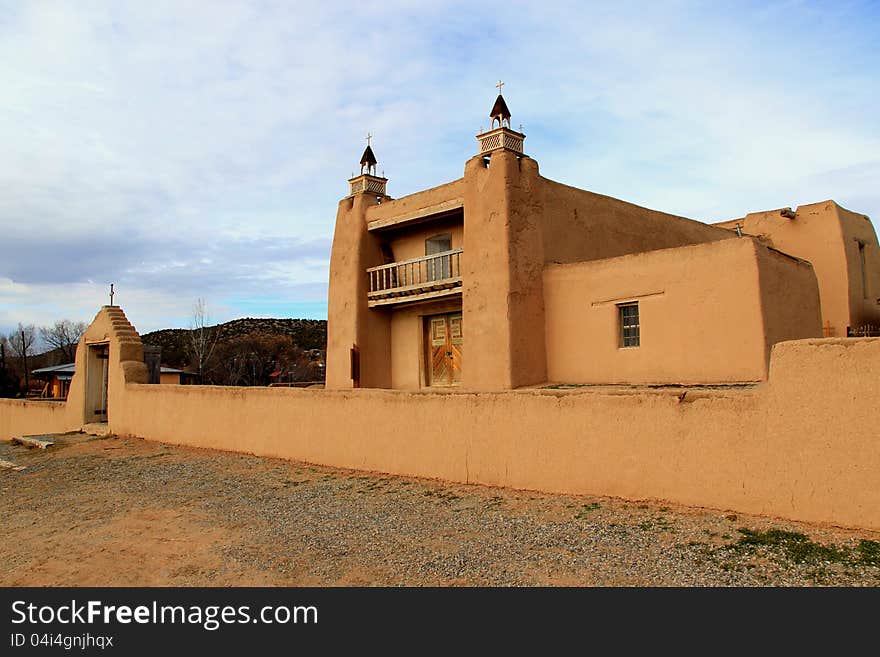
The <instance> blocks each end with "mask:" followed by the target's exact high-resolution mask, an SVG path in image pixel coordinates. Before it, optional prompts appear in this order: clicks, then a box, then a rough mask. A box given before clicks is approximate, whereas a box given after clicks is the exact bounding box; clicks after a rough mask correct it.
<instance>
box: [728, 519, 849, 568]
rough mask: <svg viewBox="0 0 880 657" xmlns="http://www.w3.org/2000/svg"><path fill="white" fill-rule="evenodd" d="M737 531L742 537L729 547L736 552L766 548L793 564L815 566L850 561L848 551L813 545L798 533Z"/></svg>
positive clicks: (776, 530)
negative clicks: (778, 553)
mask: <svg viewBox="0 0 880 657" xmlns="http://www.w3.org/2000/svg"><path fill="white" fill-rule="evenodd" d="M738 531H739V533H740V534H742V536H741V537H740V539H739V541H737V542H736V543H734V544H733V545H732V546H731V547H732V548H733V549H734V550H737V551H743V550H746V551H749V550H754V549H756V548H759V547H766V548H770V549H773V550H776V551H778V552H780V553H782V555H783V556H785V557H786V558H787V559H789V560H791V561H794V562H795V563H802V564H817V563H821V562H825V561H828V562H831V563H847V562H849V561H851V559H852V557H851V554H850V552H849V550H847V549H845V548H839V547H836V546H834V545H823V544H821V543H815V542H814V541H811V540H810V539H809V537H807V536H806V535H804V534H801V533H800V532H789V531H785V530H784V529H768V530H766V531H761V530H759V529H748V528H747V527H740V528H739V530H738Z"/></svg>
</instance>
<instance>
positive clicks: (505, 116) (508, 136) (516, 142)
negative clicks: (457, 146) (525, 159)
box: [477, 80, 526, 156]
mask: <svg viewBox="0 0 880 657" xmlns="http://www.w3.org/2000/svg"><path fill="white" fill-rule="evenodd" d="M495 86H496V87H498V98H496V99H495V104H494V105H493V106H492V111H490V112H489V118H490V119H491V120H492V123H491V124H490V127H489V130H488V131H486V132H482V133H480V134H478V135H477V142H478V143H479V144H480V155H486V156H489V155H490V154H491V153H492V151H495V150H498V149H504V150H507V151H513V152H514V153H517V154H519V155H522V154H523V141H525V138H526V136H525V135H524V134H523V133H522V132H516V131H515V130H512V129H511V128H510V110H509V109H507V103H505V102H504V96H502V95H501V88H502V87H503V86H504V83H503V82H502V81H501V80H498V84H497V85H495ZM520 129H521V128H520Z"/></svg>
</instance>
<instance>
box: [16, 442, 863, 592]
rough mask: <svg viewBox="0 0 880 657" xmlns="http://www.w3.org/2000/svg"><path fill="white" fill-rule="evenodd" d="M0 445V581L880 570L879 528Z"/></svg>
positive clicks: (738, 576) (294, 469)
mask: <svg viewBox="0 0 880 657" xmlns="http://www.w3.org/2000/svg"><path fill="white" fill-rule="evenodd" d="M56 440H57V441H58V442H57V444H56V445H55V446H54V447H51V448H49V449H48V450H34V449H27V448H25V447H22V446H14V445H11V444H8V443H0V460H6V461H11V462H14V463H16V464H18V465H22V466H26V467H25V469H23V470H20V471H14V470H9V469H0V493H2V496H0V499H2V500H3V507H2V515H0V564H2V566H0V585H5V586H50V585H74V586H128V585H134V586H244V585H255V586H263V585H280V586H298V585H311V586H331V585H342V586H347V585H392V586H394V585H404V586H422V585H443V586H446V585H456V586H457V585H465V586H469V585H477V586H485V585H501V586H522V585H578V586H579V585H588V586H593V585H624V586H631V585H642V586H656V585H685V586H704V585H710V586H719V585H720V586H739V585H758V586H764V585H795V586H800V585H807V586H810V585H846V586H863V585H866V586H877V585H880V535H878V534H877V533H872V532H866V531H852V530H846V529H840V528H831V527H819V526H814V525H806V524H802V523H793V522H787V521H782V520H773V519H767V518H760V517H752V516H745V515H742V514H739V515H736V514H733V513H729V512H727V513H725V512H724V511H719V510H707V509H694V508H685V507H678V506H674V505H671V504H663V503H659V502H643V503H642V502H628V501H624V500H618V499H611V498H602V497H586V496H565V495H547V494H541V493H533V492H526V491H515V490H506V489H498V488H490V487H485V486H465V485H456V484H447V483H442V482H436V481H431V480H424V479H415V478H408V477H396V476H389V475H382V474H375V473H363V472H355V471H346V470H336V469H331V468H325V467H318V466H312V465H308V464H302V463H293V462H289V461H283V460H277V459H269V458H260V457H254V456H248V455H242V454H232V453H225V452H217V451H211V450H198V449H189V448H183V447H174V446H169V445H163V444H159V443H151V442H145V441H143V440H137V439H120V438H114V437H109V438H95V437H92V436H85V435H82V434H66V435H63V436H58V437H56Z"/></svg>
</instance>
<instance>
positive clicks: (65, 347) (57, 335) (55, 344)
mask: <svg viewBox="0 0 880 657" xmlns="http://www.w3.org/2000/svg"><path fill="white" fill-rule="evenodd" d="M86 328H87V327H86V323H85V322H72V321H70V320H69V319H62V320H59V321H57V322H55V323H54V324H53V325H52V326H41V327H40V337H42V338H43V342H45V343H46V344H47V345H48V346H49V347H52V348H53V349H58V350H59V351H60V352H61V357H62V359H63V362H65V363H72V362H73V361H74V360H76V347H77V345H78V344H79V340H80V338H81V337H82V335H83V333H85V332H86Z"/></svg>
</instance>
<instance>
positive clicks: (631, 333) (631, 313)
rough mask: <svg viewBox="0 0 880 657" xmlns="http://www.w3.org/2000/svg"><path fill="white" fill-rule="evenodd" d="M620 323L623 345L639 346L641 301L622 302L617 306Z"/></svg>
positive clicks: (621, 344)
mask: <svg viewBox="0 0 880 657" xmlns="http://www.w3.org/2000/svg"><path fill="white" fill-rule="evenodd" d="M617 317H618V324H619V325H620V343H619V346H621V347H638V346H639V302H638V301H636V302H635V303H622V304H620V305H618V306H617Z"/></svg>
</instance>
